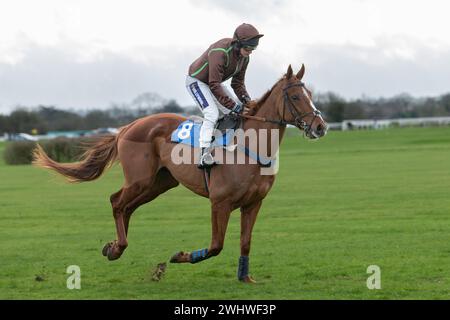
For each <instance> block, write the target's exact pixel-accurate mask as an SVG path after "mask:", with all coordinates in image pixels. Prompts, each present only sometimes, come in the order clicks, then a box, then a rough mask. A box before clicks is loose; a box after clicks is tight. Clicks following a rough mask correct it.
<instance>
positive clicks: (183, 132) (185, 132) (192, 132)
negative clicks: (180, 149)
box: [171, 120, 233, 148]
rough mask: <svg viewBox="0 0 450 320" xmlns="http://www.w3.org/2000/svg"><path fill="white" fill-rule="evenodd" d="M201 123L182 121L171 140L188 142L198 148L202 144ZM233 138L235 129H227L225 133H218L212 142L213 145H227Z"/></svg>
mask: <svg viewBox="0 0 450 320" xmlns="http://www.w3.org/2000/svg"><path fill="white" fill-rule="evenodd" d="M201 126H202V124H201V123H198V122H194V121H192V120H186V121H184V122H182V123H181V124H180V125H179V126H178V128H177V129H176V130H175V131H174V132H172V136H171V141H172V142H176V143H182V144H187V145H189V146H192V147H195V148H198V147H199V146H200V143H199V137H200V127H201ZM232 140H233V130H227V132H226V133H225V134H222V135H218V136H217V135H216V136H215V139H214V141H213V142H212V146H213V147H221V146H225V147H226V146H227V145H228V144H229V143H230V142H231V141H232Z"/></svg>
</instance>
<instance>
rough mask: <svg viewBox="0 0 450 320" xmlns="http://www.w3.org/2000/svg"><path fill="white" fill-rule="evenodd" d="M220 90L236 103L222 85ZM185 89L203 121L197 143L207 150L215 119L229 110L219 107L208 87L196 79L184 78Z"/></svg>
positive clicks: (234, 98)
mask: <svg viewBox="0 0 450 320" xmlns="http://www.w3.org/2000/svg"><path fill="white" fill-rule="evenodd" d="M222 88H223V90H224V91H225V92H226V93H227V95H228V96H229V97H230V98H232V99H233V100H235V101H236V102H238V101H237V98H236V97H235V96H234V95H233V94H232V93H231V92H230V90H228V88H227V87H226V86H224V85H223V84H222ZM186 89H187V91H188V92H189V94H190V95H191V97H192V99H194V101H195V103H196V104H197V106H198V107H199V108H200V110H201V111H202V113H203V118H204V120H203V124H202V127H201V128H200V139H199V140H200V141H199V142H200V147H201V148H207V147H209V146H210V144H211V139H212V136H213V133H214V126H215V125H216V122H217V119H219V114H220V112H222V113H224V114H228V113H229V112H230V109H228V108H226V107H224V106H223V105H221V104H220V103H219V101H217V99H216V97H214V94H213V93H212V92H211V89H209V86H208V85H207V84H206V83H204V82H201V81H199V80H198V79H196V78H193V77H191V76H187V77H186Z"/></svg>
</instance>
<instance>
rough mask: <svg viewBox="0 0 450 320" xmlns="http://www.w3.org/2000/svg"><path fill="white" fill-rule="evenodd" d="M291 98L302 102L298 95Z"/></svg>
mask: <svg viewBox="0 0 450 320" xmlns="http://www.w3.org/2000/svg"><path fill="white" fill-rule="evenodd" d="M291 98H292V100H300V97H299V96H298V95H293V96H292V97H291Z"/></svg>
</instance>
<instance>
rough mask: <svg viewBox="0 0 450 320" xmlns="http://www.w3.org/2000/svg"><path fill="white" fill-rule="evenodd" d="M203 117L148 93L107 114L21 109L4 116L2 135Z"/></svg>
mask: <svg viewBox="0 0 450 320" xmlns="http://www.w3.org/2000/svg"><path fill="white" fill-rule="evenodd" d="M161 112H169V113H179V114H185V115H193V114H197V115H198V114H199V110H197V108H194V107H191V108H182V107H181V106H180V105H178V103H177V102H176V101H175V100H165V99H162V98H161V97H159V96H158V95H156V94H153V93H144V94H141V95H140V96H138V97H137V98H136V99H134V100H133V101H132V102H131V103H129V104H126V103H124V104H113V105H111V106H110V108H108V109H106V110H99V109H92V110H88V111H82V110H78V111H67V110H61V109H58V108H56V107H54V106H45V105H40V106H37V107H34V108H27V107H17V108H16V109H15V110H14V111H12V112H11V113H10V114H9V115H0V135H3V134H5V133H9V134H14V133H29V134H34V133H37V134H46V133H47V132H49V131H72V130H93V129H97V128H111V127H113V128H118V127H120V126H123V125H126V124H128V123H130V122H132V121H134V120H136V119H138V118H142V117H144V116H147V115H149V114H153V113H161Z"/></svg>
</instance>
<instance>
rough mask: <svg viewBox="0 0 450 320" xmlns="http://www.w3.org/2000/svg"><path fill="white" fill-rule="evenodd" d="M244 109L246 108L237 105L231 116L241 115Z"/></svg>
mask: <svg viewBox="0 0 450 320" xmlns="http://www.w3.org/2000/svg"><path fill="white" fill-rule="evenodd" d="M243 109H244V107H243V106H242V104H240V103H236V104H235V105H234V107H233V109H231V114H241V113H242V111H243Z"/></svg>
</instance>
